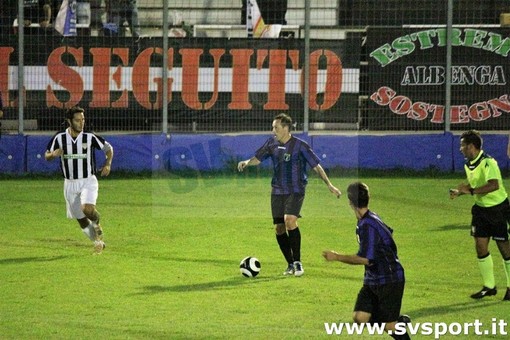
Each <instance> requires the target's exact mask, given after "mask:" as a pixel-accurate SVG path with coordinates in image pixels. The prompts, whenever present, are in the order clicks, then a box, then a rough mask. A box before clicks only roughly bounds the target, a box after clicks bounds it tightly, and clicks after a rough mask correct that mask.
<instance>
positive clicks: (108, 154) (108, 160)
mask: <svg viewBox="0 0 510 340" xmlns="http://www.w3.org/2000/svg"><path fill="white" fill-rule="evenodd" d="M112 160H113V148H112V147H111V146H110V147H109V149H108V150H107V151H106V161H105V163H104V165H103V168H102V169H101V176H108V175H109V174H110V171H111V168H112Z"/></svg>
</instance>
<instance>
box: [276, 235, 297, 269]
mask: <svg viewBox="0 0 510 340" xmlns="http://www.w3.org/2000/svg"><path fill="white" fill-rule="evenodd" d="M276 241H278V245H279V246H280V250H281V251H282V254H283V256H284V257H285V260H286V261H287V263H289V264H290V263H293V262H294V258H293V257H292V250H290V242H289V235H287V233H283V234H281V235H276Z"/></svg>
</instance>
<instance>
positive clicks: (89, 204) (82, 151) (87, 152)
mask: <svg viewBox="0 0 510 340" xmlns="http://www.w3.org/2000/svg"><path fill="white" fill-rule="evenodd" d="M66 120H67V123H68V124H69V127H68V128H67V129H65V130H64V131H61V132H58V133H56V134H55V135H54V136H53V138H51V140H50V142H49V143H48V147H47V149H46V153H45V155H44V157H45V159H46V160H47V161H51V160H53V159H55V158H57V157H60V168H61V170H62V174H63V176H64V197H65V201H66V207H67V217H68V218H74V219H76V220H77V221H78V223H79V225H80V227H81V229H82V231H83V233H84V234H85V235H86V236H87V237H88V238H89V239H90V240H91V241H92V242H94V250H95V252H96V253H98V254H100V253H101V252H102V251H103V249H104V247H105V244H104V242H103V230H102V228H101V225H100V224H99V212H98V211H97V210H96V200H97V196H98V191H99V184H98V181H97V178H96V176H95V174H96V159H95V150H96V149H98V150H102V151H103V152H104V153H105V155H106V161H105V163H104V165H103V167H102V168H101V169H100V172H101V176H108V175H109V174H110V170H111V166H112V159H113V148H112V146H111V145H110V144H109V143H108V142H107V141H105V140H104V139H103V138H102V137H100V136H98V135H96V134H95V133H93V132H86V131H84V127H85V110H83V109H82V108H81V107H77V106H75V107H72V108H69V109H68V110H67V112H66Z"/></svg>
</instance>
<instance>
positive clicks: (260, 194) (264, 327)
mask: <svg viewBox="0 0 510 340" xmlns="http://www.w3.org/2000/svg"><path fill="white" fill-rule="evenodd" d="M252 174H253V171H252ZM310 177H311V178H310V183H309V185H308V191H307V196H306V199H305V203H304V206H303V209H302V215H303V218H302V219H300V229H301V233H302V261H303V264H304V268H305V275H304V276H303V277H300V278H295V277H283V276H282V275H281V273H282V272H283V270H284V269H285V267H286V264H285V261H284V259H283V256H282V255H281V253H280V251H279V249H278V246H277V244H276V240H275V237H274V231H273V226H272V220H271V218H270V207H269V194H270V178H269V177H267V176H265V175H260V176H252V175H245V174H242V175H232V176H227V175H219V176H211V175H204V174H202V175H201V176H196V177H193V176H187V177H179V176H177V175H173V176H166V177H164V176H163V177H162V176H155V177H153V178H151V177H148V178H130V179H122V178H116V177H112V178H107V179H100V192H99V199H98V209H99V211H100V212H101V214H102V224H103V228H104V231H105V242H106V243H107V248H106V250H105V251H104V253H103V254H101V255H92V244H91V243H90V241H88V239H86V238H85V236H84V235H83V234H82V233H81V231H80V230H79V227H78V224H77V223H76V221H73V220H68V219H67V218H66V216H65V204H64V199H63V194H62V186H63V183H62V179H60V178H59V176H58V175H56V176H55V177H54V178H53V177H52V178H42V179H41V178H38V179H30V178H19V179H16V178H8V179H3V180H1V181H0V194H1V195H0V207H1V211H2V213H1V217H0V229H1V230H0V243H1V247H0V282H1V290H0V315H1V317H0V338H1V339H100V338H102V339H158V338H159V339H169V338H176V339H181V338H182V339H184V338H186V339H193V338H196V339H198V338H208V339H210V338H217V339H232V338H243V339H248V338H254V339H285V338H287V339H296V338H321V337H327V334H326V331H325V327H324V323H333V322H351V314H352V308H353V304H354V301H355V299H356V295H357V292H358V290H359V288H360V287H361V284H362V276H363V268H362V267H361V266H348V265H344V264H341V263H327V262H325V261H324V260H323V258H322V257H321V251H322V250H324V249H335V250H338V251H341V252H346V253H355V252H356V251H357V242H356V238H355V225H356V220H355V217H354V215H353V213H352V211H351V210H350V208H349V206H348V204H347V201H346V197H344V196H343V197H341V198H340V199H337V198H335V197H334V196H333V195H332V194H330V193H329V191H328V190H327V188H326V186H325V185H324V183H322V182H321V181H320V180H319V179H318V178H317V176H316V175H315V174H313V173H312V174H311V175H310ZM356 179H357V178H356V176H352V175H351V176H350V177H343V176H338V177H332V181H333V183H334V184H335V185H337V186H338V187H339V188H340V189H341V190H342V191H345V189H346V187H347V185H348V184H349V183H350V182H352V181H354V180H356ZM360 179H361V180H363V181H364V182H366V183H367V184H368V185H369V186H370V189H371V194H372V202H371V205H370V207H371V209H372V210H373V211H375V212H377V213H379V215H381V216H382V218H383V219H384V220H385V221H386V222H387V223H388V224H389V225H390V226H391V227H392V228H393V229H394V230H395V232H394V237H395V239H396V242H397V245H398V247H399V255H400V258H401V261H402V263H403V265H404V267H405V269H406V276H407V285H406V291H405V296H404V301H403V308H402V312H403V313H406V314H409V315H410V316H411V317H412V320H413V323H418V322H420V323H424V322H445V323H459V322H460V323H470V322H474V321H475V320H480V321H481V322H483V323H484V325H486V327H487V328H488V327H489V324H491V322H492V320H493V319H494V318H495V319H498V320H499V319H503V320H508V319H509V318H508V315H509V310H510V302H504V301H501V300H502V296H503V293H504V288H505V284H506V279H505V274H504V270H503V265H502V261H501V256H500V255H499V252H498V251H497V248H496V246H495V244H494V243H491V250H492V254H493V257H494V260H495V261H494V262H495V273H496V282H497V285H498V287H499V288H500V292H499V293H498V295H497V296H496V297H490V298H486V299H484V300H482V301H474V300H471V299H470V298H469V295H470V294H471V293H473V292H475V291H476V290H478V289H480V288H481V285H482V284H481V278H480V274H479V271H478V267H477V262H476V256H475V251H474V244H473V240H472V238H471V237H470V236H469V227H468V226H469V222H470V208H471V205H472V199H471V197H468V196H463V197H460V198H458V199H457V200H453V201H451V200H450V199H449V197H448V188H450V187H454V186H456V185H457V184H458V183H459V182H461V181H463V180H464V177H463V174H458V175H448V176H444V177H443V176H437V177H435V178H431V177H424V178H420V177H418V176H416V177H410V178H402V177H394V176H391V177H388V176H379V177H376V176H371V177H367V178H360ZM509 184H510V183H508V182H506V185H507V188H510V185H509ZM249 255H251V256H255V257H257V258H258V259H259V260H260V261H261V264H262V270H261V273H260V274H259V276H257V277H256V278H254V279H248V278H245V277H243V276H242V275H241V274H240V273H239V268H238V267H239V261H240V260H241V259H242V258H243V257H245V256H249ZM507 331H510V327H507ZM340 337H341V338H352V336H348V335H342V336H340ZM354 338H389V337H388V336H387V335H384V336H375V337H369V336H368V335H367V334H365V335H363V336H357V337H354ZM415 338H419V339H427V338H428V339H433V336H416V337H415ZM442 338H443V339H453V338H456V339H457V338H462V339H466V338H473V339H475V338H476V339H480V338H481V337H477V336H475V335H461V336H460V337H459V336H457V337H453V336H443V337H442ZM482 338H484V339H485V338H491V336H484V337H482ZM492 338H501V339H503V338H507V336H503V335H499V336H492Z"/></svg>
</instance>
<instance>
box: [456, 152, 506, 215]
mask: <svg viewBox="0 0 510 340" xmlns="http://www.w3.org/2000/svg"><path fill="white" fill-rule="evenodd" d="M464 170H465V171H466V176H467V179H468V182H469V185H470V186H471V188H478V187H481V186H484V185H485V184H487V182H488V181H489V180H491V179H496V180H498V184H499V189H498V190H496V191H493V192H490V193H488V194H474V195H473V197H474V198H475V204H476V205H478V206H480V207H492V206H495V205H498V204H500V203H501V202H503V201H504V200H505V199H506V198H507V197H508V195H507V193H506V190H505V187H504V186H503V179H502V178H501V171H500V170H499V166H498V162H497V161H496V160H495V159H494V158H492V157H491V156H489V155H487V154H486V153H485V152H483V150H480V153H479V154H478V156H477V157H476V158H475V159H473V160H472V161H467V162H466V164H464Z"/></svg>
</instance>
